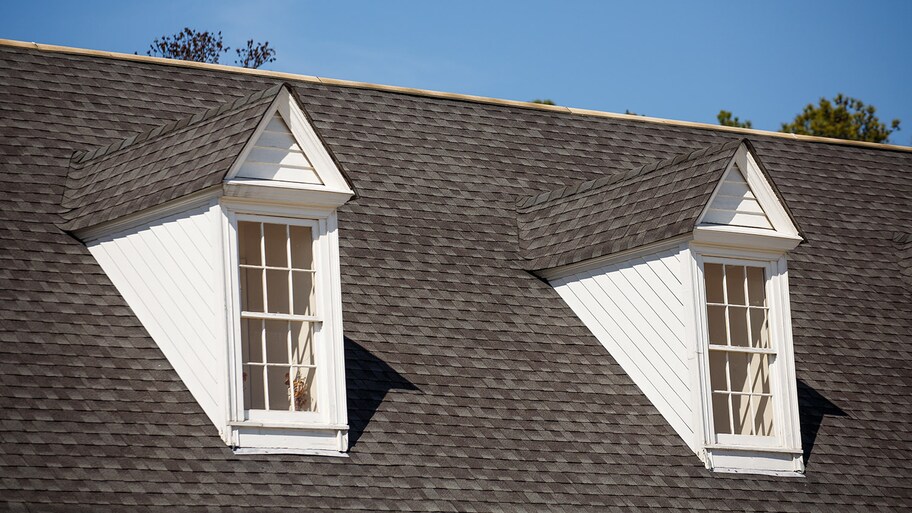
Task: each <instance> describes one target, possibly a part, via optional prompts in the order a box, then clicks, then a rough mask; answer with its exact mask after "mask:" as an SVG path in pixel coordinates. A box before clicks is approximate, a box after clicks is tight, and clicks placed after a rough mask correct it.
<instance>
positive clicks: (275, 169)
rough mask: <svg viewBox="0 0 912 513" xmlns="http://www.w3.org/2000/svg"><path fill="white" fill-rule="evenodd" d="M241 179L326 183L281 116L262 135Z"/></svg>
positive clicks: (250, 154) (249, 155) (244, 164)
mask: <svg viewBox="0 0 912 513" xmlns="http://www.w3.org/2000/svg"><path fill="white" fill-rule="evenodd" d="M237 176H238V177H239V178H259V179H263V180H279V181H283V182H299V183H311V184H317V185H320V184H322V183H323V182H322V181H320V177H319V176H318V175H317V172H316V170H314V167H313V164H312V163H311V162H310V160H309V159H308V158H307V156H306V155H304V151H303V150H302V149H301V146H300V145H298V143H297V141H295V138H294V135H292V133H291V129H289V128H288V125H287V124H285V121H284V120H283V119H282V116H280V115H279V113H278V112H277V113H275V115H274V116H273V117H272V119H271V120H269V124H268V125H266V128H265V130H263V132H262V133H260V136H259V138H258V139H257V140H256V142H255V143H254V145H253V148H252V149H251V150H250V153H249V154H248V155H247V158H246V160H244V163H243V164H242V165H241V168H240V170H238V174H237Z"/></svg>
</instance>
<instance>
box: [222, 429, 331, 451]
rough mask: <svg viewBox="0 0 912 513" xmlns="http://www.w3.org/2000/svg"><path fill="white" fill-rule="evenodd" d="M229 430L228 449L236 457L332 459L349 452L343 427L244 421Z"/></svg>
mask: <svg viewBox="0 0 912 513" xmlns="http://www.w3.org/2000/svg"><path fill="white" fill-rule="evenodd" d="M228 427H229V430H230V436H229V438H228V440H227V441H228V445H230V446H232V448H233V449H234V450H235V453H236V454H311V455H320V454H324V455H334V456H335V455H339V454H344V453H345V452H346V451H347V450H348V426H347V425H345V424H312V423H285V422H257V421H244V422H231V423H229V426H228ZM239 450H240V451H241V452H238V451H239ZM264 451H265V452H264Z"/></svg>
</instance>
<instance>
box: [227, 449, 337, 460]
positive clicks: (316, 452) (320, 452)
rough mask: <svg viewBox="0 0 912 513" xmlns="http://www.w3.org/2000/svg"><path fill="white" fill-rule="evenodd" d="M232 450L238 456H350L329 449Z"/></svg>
mask: <svg viewBox="0 0 912 513" xmlns="http://www.w3.org/2000/svg"><path fill="white" fill-rule="evenodd" d="M232 451H233V452H234V454H235V455H237V456H256V455H262V454H296V455H300V456H334V457H336V458H348V454H346V453H344V452H339V451H327V450H325V449H291V448H268V447H234V448H232Z"/></svg>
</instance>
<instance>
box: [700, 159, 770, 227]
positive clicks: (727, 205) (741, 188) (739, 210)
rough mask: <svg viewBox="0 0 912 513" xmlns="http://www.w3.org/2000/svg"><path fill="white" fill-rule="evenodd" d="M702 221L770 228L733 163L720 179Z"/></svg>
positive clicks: (764, 215) (758, 204)
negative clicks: (720, 181)
mask: <svg viewBox="0 0 912 513" xmlns="http://www.w3.org/2000/svg"><path fill="white" fill-rule="evenodd" d="M703 222H704V223H707V224H722V225H732V226H747V227H751V228H765V229H767V230H772V229H773V225H771V224H770V222H769V219H767V217H766V214H765V213H764V212H763V209H762V208H761V207H760V203H758V202H757V199H756V198H755V197H754V194H753V193H752V192H751V190H750V187H748V185H747V181H746V180H745V178H744V175H743V174H741V171H740V170H739V169H738V165H737V164H735V165H733V166H732V167H731V168H730V169H729V170H728V173H727V174H726V176H725V178H724V179H723V180H722V184H721V185H720V186H719V190H718V191H717V193H716V196H715V197H714V198H713V200H712V202H711V203H710V204H709V207H708V208H707V209H706V214H705V215H704V216H703Z"/></svg>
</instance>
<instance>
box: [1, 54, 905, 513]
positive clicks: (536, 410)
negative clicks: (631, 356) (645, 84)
mask: <svg viewBox="0 0 912 513" xmlns="http://www.w3.org/2000/svg"><path fill="white" fill-rule="evenodd" d="M0 63H2V64H0V91H2V92H0V111H2V115H0V187H2V189H3V190H4V194H2V195H0V219H2V223H0V365H2V368H0V370H2V372H0V382H2V393H0V439H2V440H3V444H0V475H2V476H3V477H2V479H0V497H2V498H3V500H4V501H6V502H7V507H9V508H10V509H16V508H18V509H25V508H26V507H29V508H31V509H40V510H44V511H78V510H84V511H97V510H99V509H104V510H123V511H165V510H175V509H177V510H202V509H213V508H216V507H219V506H229V505H230V506H248V507H250V506H254V507H256V508H257V510H258V511H273V510H275V511H278V510H287V509H288V508H289V507H301V506H302V505H304V506H305V507H306V508H307V509H309V510H314V511H317V510H326V511H358V510H361V511H364V510H369V511H403V510H407V511H492V510H526V511H527V510H539V511H564V510H567V509H572V510H578V511H620V510H624V511H631V510H634V511H636V510H639V511H645V510H657V509H678V510H688V511H704V510H712V511H725V510H730V511H744V510H770V509H775V510H778V511H796V512H797V511H801V512H807V511H810V512H814V511H836V510H855V511H857V510H875V509H877V510H893V511H896V510H900V509H903V508H906V507H908V505H909V503H910V501H912V487H910V484H909V483H912V464H910V462H912V423H910V422H909V418H910V417H912V399H910V397H912V370H910V369H912V366H910V365H909V361H910V356H912V355H910V347H909V344H910V340H909V337H908V334H909V333H910V332H912V311H910V303H912V297H910V292H909V288H908V287H907V286H906V285H905V284H904V283H903V282H902V281H901V280H898V279H897V278H896V277H897V273H899V272H900V266H899V261H898V259H897V256H896V248H897V246H896V243H895V242H893V241H892V233H893V232H903V233H906V232H908V224H909V219H912V204H910V202H909V201H908V198H909V197H912V173H910V169H912V153H909V152H907V151H906V150H898V149H891V148H886V147H867V146H857V145H845V144H835V143H831V142H822V141H814V140H805V139H801V138H795V139H787V138H783V137H779V136H771V135H762V134H752V135H751V136H750V137H751V140H752V142H753V143H754V145H755V147H756V149H757V152H758V154H760V155H762V157H763V163H764V165H765V166H766V169H767V170H768V172H769V174H770V175H771V177H772V178H773V180H774V181H775V183H776V184H777V185H778V187H779V189H780V191H781V193H782V195H783V197H784V198H785V200H786V203H787V204H788V205H789V206H790V208H791V211H792V213H793V215H794V217H795V218H796V219H797V220H798V222H799V223H800V225H801V226H802V229H803V231H804V235H805V238H806V239H807V242H806V243H805V244H802V245H801V246H799V247H798V248H797V249H796V250H795V251H794V252H793V253H792V254H790V262H789V283H790V287H791V298H790V300H791V304H792V318H793V324H794V340H795V352H796V355H795V356H796V358H795V359H796V366H797V374H798V379H799V392H798V395H799V402H800V404H801V406H800V411H801V428H802V436H803V438H804V439H803V446H804V448H805V451H806V457H807V476H806V477H805V478H801V479H795V478H791V479H788V478H776V477H772V476H750V477H745V476H739V475H720V474H713V473H711V472H709V471H707V470H705V469H704V468H703V467H702V465H701V464H700V463H699V461H698V460H697V459H696V458H695V457H694V455H693V454H692V453H691V452H690V450H689V449H688V448H687V447H686V446H685V444H684V443H683V442H682V441H681V440H680V439H679V438H678V436H677V435H676V434H675V433H674V431H673V430H672V429H671V427H669V426H668V424H667V423H666V422H665V420H664V419H663V417H662V416H661V415H660V414H659V413H658V412H657V411H656V410H655V408H654V407H653V406H652V405H651V404H650V403H649V401H648V400H647V399H646V398H645V397H644V396H643V395H642V393H641V392H640V391H639V389H637V387H636V386H635V385H634V384H633V383H632V382H631V380H630V378H629V377H628V376H627V375H625V374H624V372H623V371H622V370H621V368H620V367H619V366H618V365H617V363H616V362H614V360H613V359H612V358H611V356H610V355H609V354H607V353H606V351H605V350H604V348H603V347H602V346H601V345H600V344H599V343H598V341H597V340H596V339H595V338H594V337H593V336H592V335H591V334H590V333H589V331H588V330H587V329H586V328H585V326H583V324H582V323H581V322H580V321H579V320H578V319H577V318H576V317H575V316H574V315H573V313H572V311H571V310H570V309H569V308H568V307H567V306H566V305H564V304H563V303H562V302H561V300H560V297H559V296H558V295H557V293H556V292H555V291H554V290H553V289H552V288H551V287H549V286H548V285H547V284H545V283H543V282H542V281H541V280H539V279H538V278H536V277H534V276H533V275H531V274H529V273H528V272H527V271H526V270H525V263H524V261H523V259H522V258H521V255H520V252H519V249H518V247H517V240H518V236H519V234H518V228H517V222H516V203H517V201H519V200H520V199H522V198H525V197H527V196H530V195H534V194H537V193H543V192H546V191H550V190H553V189H554V188H555V187H572V186H574V185H577V184H579V183H580V182H583V181H587V180H597V179H599V178H602V177H606V176H610V175H613V174H617V173H623V172H626V171H628V170H630V169H635V168H639V167H642V166H645V165H647V164H650V163H653V162H656V161H661V160H664V159H668V158H673V157H674V156H676V155H682V154H687V153H690V152H693V151H695V150H699V149H701V148H707V147H710V146H715V145H719V144H724V143H726V142H729V141H732V140H734V139H735V138H737V137H740V135H741V134H740V133H735V132H731V131H727V130H724V129H718V130H713V129H709V128H707V127H695V126H687V125H682V124H671V123H656V122H646V121H640V120H637V119H627V118H623V117H610V116H595V115H592V116H590V115H578V114H575V113H572V112H569V111H566V110H563V111H562V110H548V109H533V108H526V107H519V106H511V105H506V104H499V103H483V102H476V101H467V100H465V99H461V98H455V97H454V98H448V97H438V96H430V95H425V94H417V93H411V92H403V91H395V90H381V89H375V88H365V87H349V86H346V85H340V84H330V83H328V82H327V83H321V82H314V81H306V80H295V79H293V78H292V79H289V78H288V77H282V78H278V77H272V76H268V75H265V74H254V73H240V72H237V73H235V72H227V71H223V70H221V69H216V68H206V67H192V66H184V65H176V64H175V65H163V64H162V63H160V62H159V61H152V60H147V59H140V58H137V59H135V60H127V59H125V58H119V57H118V58H107V57H103V56H99V55H88V54H85V53H77V52H64V51H49V50H47V49H41V48H24V47H21V46H9V45H7V46H0ZM282 80H289V81H290V83H291V87H292V88H293V89H294V92H295V94H296V95H297V97H298V98H299V99H300V100H301V102H302V103H304V104H305V105H306V106H307V109H308V114H309V115H310V116H311V118H312V121H313V125H314V127H315V129H316V130H317V131H319V132H320V134H321V136H322V137H323V139H324V141H325V142H326V144H327V145H328V146H329V148H330V149H331V150H332V151H333V154H334V156H335V157H336V158H337V160H338V162H339V164H340V166H341V167H343V168H344V169H345V171H346V172H347V176H348V177H349V178H350V179H351V180H352V182H353V184H354V185H355V186H356V187H357V188H358V191H359V197H358V198H357V199H355V200H353V201H351V202H350V203H348V204H346V205H345V206H343V207H341V208H340V210H339V225H340V235H341V236H340V246H341V247H340V253H341V254H340V258H341V264H342V265H341V269H342V291H343V310H344V317H345V333H346V373H347V376H348V400H349V410H350V414H349V416H350V422H351V425H352V433H351V440H352V442H353V443H352V447H351V450H350V453H349V457H348V458H325V457H324V458H321V457H316V456H289V455H261V456H236V455H234V454H233V453H232V452H231V451H230V450H229V449H228V448H227V447H226V446H225V445H224V443H223V442H222V441H221V439H220V438H219V436H218V435H217V434H216V433H213V432H212V431H213V429H212V426H211V424H210V423H209V421H208V418H207V417H206V416H205V414H204V413H203V412H202V410H201V409H200V407H199V406H198V405H197V403H196V402H195V401H194V400H193V398H192V397H191V396H190V394H189V392H188V391H187V389H186V387H185V386H184V385H183V384H182V382H181V381H180V380H179V378H178V377H177V375H176V373H175V372H174V371H173V369H171V367H170V366H169V365H168V362H167V360H166V359H165V358H164V356H163V355H162V353H161V352H160V351H159V350H158V348H157V347H156V345H155V343H154V342H153V341H152V339H151V338H150V337H149V335H148V333H147V332H146V331H145V330H144V329H143V327H142V325H141V324H140V323H139V321H138V320H137V319H136V317H135V315H134V314H133V312H132V311H131V310H130V309H129V307H128V306H127V304H126V303H125V302H124V300H123V298H122V297H121V296H120V294H119V293H118V292H117V290H116V289H115V288H114V287H113V286H112V284H111V282H110V281H109V280H108V279H107V278H106V277H105V275H104V273H103V272H102V270H101V269H100V267H99V266H98V264H97V263H96V262H95V260H94V259H93V258H92V256H91V254H90V253H89V252H88V250H87V249H86V248H85V247H84V246H83V245H82V244H81V243H80V242H78V241H77V240H75V239H74V238H73V237H71V236H70V235H68V234H67V233H65V232H64V231H62V230H61V229H60V228H59V227H58V226H57V225H58V224H59V223H61V222H63V221H64V218H63V214H64V213H65V212H66V209H64V208H62V207H61V198H62V197H63V194H64V191H65V188H66V180H67V175H68V173H69V172H70V159H71V157H72V156H73V154H74V152H77V151H83V150H86V149H90V148H97V147H102V146H106V145H110V144H112V143H116V142H117V141H119V140H122V139H125V138H129V137H131V136H134V135H137V134H141V133H143V132H147V131H150V130H154V129H156V128H158V127H160V126H163V125H166V124H167V123H171V122H174V121H177V120H180V119H183V118H186V117H188V116H194V115H196V114H198V113H200V112H203V111H206V110H207V109H211V108H218V107H220V106H222V105H224V104H228V103H231V102H234V101H235V100H237V99H239V98H243V97H245V96H248V95H250V94H253V93H256V92H258V91H263V90H264V89H266V88H269V87H272V86H276V85H279V84H280V83H281V81H282ZM771 500H772V501H775V502H771ZM26 505H27V506H26Z"/></svg>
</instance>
